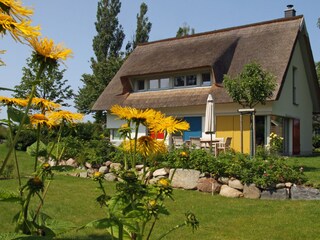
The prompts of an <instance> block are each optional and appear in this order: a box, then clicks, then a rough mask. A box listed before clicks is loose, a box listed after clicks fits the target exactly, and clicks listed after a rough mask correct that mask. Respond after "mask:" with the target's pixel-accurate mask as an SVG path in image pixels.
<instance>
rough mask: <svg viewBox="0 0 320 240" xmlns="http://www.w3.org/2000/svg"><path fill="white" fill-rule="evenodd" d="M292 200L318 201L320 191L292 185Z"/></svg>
mask: <svg viewBox="0 0 320 240" xmlns="http://www.w3.org/2000/svg"><path fill="white" fill-rule="evenodd" d="M291 199H292V200H320V191H319V189H316V188H311V187H304V186H297V185H293V186H292V187H291Z"/></svg>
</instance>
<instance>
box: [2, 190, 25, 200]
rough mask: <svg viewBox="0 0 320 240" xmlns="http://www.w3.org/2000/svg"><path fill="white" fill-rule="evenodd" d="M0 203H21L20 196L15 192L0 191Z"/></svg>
mask: <svg viewBox="0 0 320 240" xmlns="http://www.w3.org/2000/svg"><path fill="white" fill-rule="evenodd" d="M0 201H2V202H16V203H18V202H20V201H22V199H21V197H20V195H19V194H18V193H16V192H11V191H8V190H4V189H0Z"/></svg>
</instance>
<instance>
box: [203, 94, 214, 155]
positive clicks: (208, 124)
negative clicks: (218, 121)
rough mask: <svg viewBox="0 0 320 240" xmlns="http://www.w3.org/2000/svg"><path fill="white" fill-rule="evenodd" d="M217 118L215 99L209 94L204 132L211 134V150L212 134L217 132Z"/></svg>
mask: <svg viewBox="0 0 320 240" xmlns="http://www.w3.org/2000/svg"><path fill="white" fill-rule="evenodd" d="M215 131H216V128H215V118H214V101H213V97H212V95H211V94H209V95H208V98H207V104H206V115H205V121H204V132H205V133H206V134H210V150H211V149H212V134H213V133H215Z"/></svg>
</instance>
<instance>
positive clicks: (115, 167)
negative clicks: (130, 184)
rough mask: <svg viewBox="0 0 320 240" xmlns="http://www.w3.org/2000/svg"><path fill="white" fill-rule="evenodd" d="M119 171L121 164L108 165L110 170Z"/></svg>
mask: <svg viewBox="0 0 320 240" xmlns="http://www.w3.org/2000/svg"><path fill="white" fill-rule="evenodd" d="M120 169H122V165H121V163H111V164H110V170H113V171H119V170H120Z"/></svg>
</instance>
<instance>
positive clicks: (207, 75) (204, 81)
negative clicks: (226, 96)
mask: <svg viewBox="0 0 320 240" xmlns="http://www.w3.org/2000/svg"><path fill="white" fill-rule="evenodd" d="M201 80H202V85H203V86H210V85H211V77H210V73H202V74H201Z"/></svg>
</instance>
